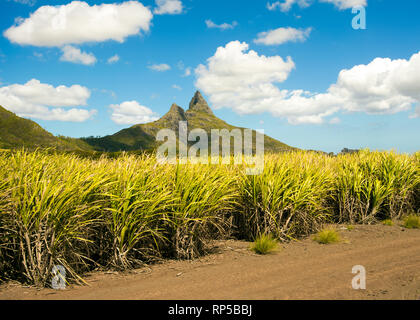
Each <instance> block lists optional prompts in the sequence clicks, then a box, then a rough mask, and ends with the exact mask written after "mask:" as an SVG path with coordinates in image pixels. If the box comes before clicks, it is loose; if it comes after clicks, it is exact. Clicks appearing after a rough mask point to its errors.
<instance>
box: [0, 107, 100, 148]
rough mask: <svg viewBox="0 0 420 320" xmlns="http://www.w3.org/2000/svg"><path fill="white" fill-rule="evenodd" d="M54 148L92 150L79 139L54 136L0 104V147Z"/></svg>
mask: <svg viewBox="0 0 420 320" xmlns="http://www.w3.org/2000/svg"><path fill="white" fill-rule="evenodd" d="M20 147H25V148H29V149H32V148H38V147H41V148H56V149H58V150H92V147H90V146H89V145H88V144H87V143H85V142H84V141H81V140H79V139H73V138H64V137H63V138H61V137H55V136H54V135H53V134H51V133H49V132H48V131H46V130H44V129H43V128H42V127H41V126H40V125H39V124H37V123H36V122H34V121H32V120H28V119H24V118H21V117H18V116H17V115H15V114H14V113H13V112H10V111H8V110H6V109H5V108H3V107H2V106H0V148H3V149H9V148H20Z"/></svg>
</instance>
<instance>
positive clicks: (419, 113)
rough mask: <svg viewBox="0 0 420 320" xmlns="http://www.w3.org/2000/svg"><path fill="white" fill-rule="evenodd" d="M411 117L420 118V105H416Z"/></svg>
mask: <svg viewBox="0 0 420 320" xmlns="http://www.w3.org/2000/svg"><path fill="white" fill-rule="evenodd" d="M410 118H411V119H415V118H420V106H418V107H416V109H415V110H414V113H413V114H411V115H410Z"/></svg>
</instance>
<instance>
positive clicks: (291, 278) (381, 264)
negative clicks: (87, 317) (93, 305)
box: [0, 225, 420, 299]
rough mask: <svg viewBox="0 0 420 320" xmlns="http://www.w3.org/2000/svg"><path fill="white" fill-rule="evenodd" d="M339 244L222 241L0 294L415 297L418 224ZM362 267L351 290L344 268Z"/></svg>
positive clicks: (374, 230)
mask: <svg viewBox="0 0 420 320" xmlns="http://www.w3.org/2000/svg"><path fill="white" fill-rule="evenodd" d="M338 229H339V232H340V234H341V236H342V238H343V239H344V241H342V242H341V243H339V244H332V245H320V244H317V243H315V242H314V241H313V240H311V238H308V239H305V240H303V241H301V242H294V243H289V244H285V245H282V246H281V247H280V250H278V252H276V253H274V254H270V255H266V256H258V255H256V254H253V253H252V252H250V251H249V250H248V246H249V243H246V242H240V241H233V240H232V241H224V242H221V243H218V248H217V252H216V253H214V254H211V255H208V256H206V257H203V258H201V259H199V260H196V261H168V262H164V263H162V264H158V265H153V266H151V267H150V268H143V269H139V270H136V271H135V272H132V273H125V274H112V273H94V274H91V275H88V276H86V277H85V279H86V280H87V282H88V283H89V286H72V287H69V288H68V289H66V290H64V291H57V290H52V289H42V290H38V289H35V288H27V287H22V286H20V285H16V284H10V283H9V284H7V285H3V286H1V287H0V299H420V230H407V229H403V228H401V227H399V226H393V227H389V226H383V225H374V226H356V227H355V229H353V230H347V229H345V228H344V227H342V226H339V227H338ZM355 265H362V266H364V267H365V269H366V273H367V283H366V286H367V287H366V290H354V289H352V286H351V283H352V278H353V277H354V276H355V275H354V274H352V267H353V266H355Z"/></svg>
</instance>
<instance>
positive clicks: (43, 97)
mask: <svg viewBox="0 0 420 320" xmlns="http://www.w3.org/2000/svg"><path fill="white" fill-rule="evenodd" d="M89 97H90V91H89V90H88V89H87V88H86V87H82V86H80V85H73V86H71V87H66V86H58V87H54V86H52V85H50V84H45V83H41V82H40V81H39V80H37V79H32V80H30V81H28V82H27V83H25V84H23V85H22V84H12V85H9V86H5V87H0V104H1V105H2V106H4V107H5V108H7V109H8V110H10V111H12V112H14V113H16V114H17V115H19V116H22V117H29V118H36V119H42V120H58V121H73V122H82V121H86V120H87V119H89V118H90V117H91V116H93V115H94V114H95V113H96V110H86V109H79V108H72V109H67V108H66V109H64V108H62V107H74V106H83V105H86V103H87V100H88V99H89Z"/></svg>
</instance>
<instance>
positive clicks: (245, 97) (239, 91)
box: [195, 41, 420, 124]
mask: <svg viewBox="0 0 420 320" xmlns="http://www.w3.org/2000/svg"><path fill="white" fill-rule="evenodd" d="M293 68H294V63H293V61H292V59H291V58H290V57H288V58H287V59H286V60H284V59H283V58H281V57H280V56H272V57H266V56H263V55H258V53H257V52H255V51H252V50H251V51H248V45H247V44H246V43H240V42H239V41H233V42H230V43H228V44H227V45H226V46H225V47H219V48H218V49H217V51H216V53H215V54H214V56H212V57H210V58H209V59H208V60H207V65H206V66H204V65H200V66H198V67H197V69H196V70H195V73H196V76H197V81H196V86H197V87H198V88H199V89H201V90H202V91H203V92H204V93H205V94H207V95H208V96H209V98H210V101H211V102H212V104H213V105H214V107H215V108H222V107H227V108H231V109H233V110H234V111H235V112H237V113H239V114H255V113H261V112H269V113H271V114H272V115H273V116H275V117H280V118H286V119H287V120H288V121H289V122H290V123H292V124H303V123H313V124H321V123H323V122H325V118H326V117H328V116H330V115H332V114H334V113H336V112H337V111H340V110H341V111H344V112H364V113H368V114H393V113H397V112H401V111H406V110H410V109H411V108H412V106H413V104H414V103H416V102H417V103H418V102H420V73H419V72H418V70H420V52H419V53H417V54H414V55H413V56H412V57H411V58H410V59H409V60H404V59H399V60H391V59H388V58H377V59H375V60H373V61H372V62H371V63H369V64H367V65H359V66H355V67H353V68H351V69H349V70H342V71H341V72H340V73H339V75H338V79H337V82H336V83H334V84H332V85H331V86H330V87H329V88H328V90H327V91H326V92H325V93H313V92H309V91H304V90H281V89H279V87H278V86H277V84H278V83H281V82H283V81H285V80H286V79H287V78H288V76H289V74H290V72H291V71H292V69H293ZM416 70H417V72H416Z"/></svg>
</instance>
